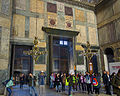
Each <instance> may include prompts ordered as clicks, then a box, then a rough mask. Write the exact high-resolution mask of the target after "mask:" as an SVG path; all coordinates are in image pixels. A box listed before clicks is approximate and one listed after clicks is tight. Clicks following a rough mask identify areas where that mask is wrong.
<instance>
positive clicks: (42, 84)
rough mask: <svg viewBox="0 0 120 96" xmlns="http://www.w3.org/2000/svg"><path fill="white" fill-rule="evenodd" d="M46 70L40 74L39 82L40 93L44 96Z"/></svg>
mask: <svg viewBox="0 0 120 96" xmlns="http://www.w3.org/2000/svg"><path fill="white" fill-rule="evenodd" d="M45 77H46V75H45V72H43V71H41V72H40V73H39V74H38V84H39V88H40V92H39V94H40V95H42V96H45Z"/></svg>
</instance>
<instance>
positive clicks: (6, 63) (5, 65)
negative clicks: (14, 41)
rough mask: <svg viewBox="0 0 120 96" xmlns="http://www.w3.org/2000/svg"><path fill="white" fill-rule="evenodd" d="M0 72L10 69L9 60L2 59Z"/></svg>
mask: <svg viewBox="0 0 120 96" xmlns="http://www.w3.org/2000/svg"><path fill="white" fill-rule="evenodd" d="M0 62H2V63H0V70H5V69H7V68H8V60H5V59H0Z"/></svg>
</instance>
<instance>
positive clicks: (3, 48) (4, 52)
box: [0, 27, 10, 59]
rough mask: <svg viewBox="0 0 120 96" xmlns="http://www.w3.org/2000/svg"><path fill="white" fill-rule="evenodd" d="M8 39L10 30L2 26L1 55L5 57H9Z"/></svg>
mask: <svg viewBox="0 0 120 96" xmlns="http://www.w3.org/2000/svg"><path fill="white" fill-rule="evenodd" d="M9 39H10V30H9V29H7V28H5V27H2V36H1V50H0V51H1V55H3V56H4V57H3V58H5V59H8V58H9Z"/></svg>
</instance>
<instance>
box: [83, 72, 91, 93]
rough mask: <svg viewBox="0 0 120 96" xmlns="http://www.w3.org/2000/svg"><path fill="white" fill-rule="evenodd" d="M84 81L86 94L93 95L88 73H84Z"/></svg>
mask: <svg viewBox="0 0 120 96" xmlns="http://www.w3.org/2000/svg"><path fill="white" fill-rule="evenodd" d="M85 79H86V84H87V91H88V94H89V93H90V92H91V94H93V92H92V86H91V84H92V78H91V77H90V74H89V73H88V72H86V76H85Z"/></svg>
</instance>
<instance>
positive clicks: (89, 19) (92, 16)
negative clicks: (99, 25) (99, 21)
mask: <svg viewBox="0 0 120 96" xmlns="http://www.w3.org/2000/svg"><path fill="white" fill-rule="evenodd" d="M87 22H88V23H91V24H95V14H94V12H87Z"/></svg>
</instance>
